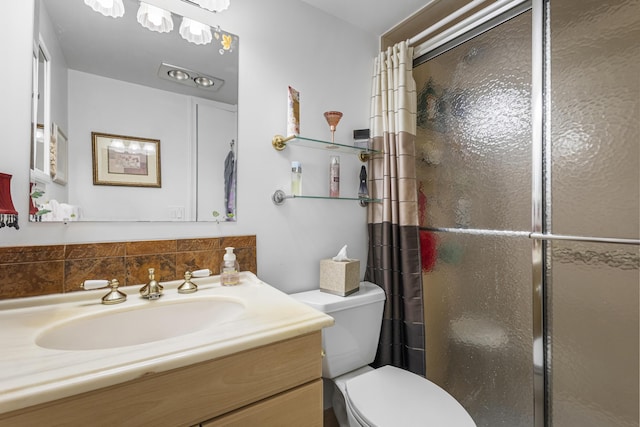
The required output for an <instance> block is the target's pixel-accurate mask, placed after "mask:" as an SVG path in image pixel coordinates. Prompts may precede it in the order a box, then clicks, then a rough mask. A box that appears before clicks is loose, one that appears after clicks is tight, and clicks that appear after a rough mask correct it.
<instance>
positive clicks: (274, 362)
mask: <svg viewBox="0 0 640 427" xmlns="http://www.w3.org/2000/svg"><path fill="white" fill-rule="evenodd" d="M320 353H321V335H320V331H318V332H314V333H312V334H309V335H304V336H301V337H297V338H292V339H290V340H286V341H281V342H278V343H274V344H270V345H266V346H264V347H259V348H255V349H251V350H247V351H243V352H240V353H236V354H232V355H230V356H226V357H222V358H220V359H214V360H209V361H206V362H202V363H198V364H195V365H191V366H187V367H184V368H179V369H174V370H171V371H167V372H161V373H155V374H147V375H145V376H144V377H142V378H139V379H136V380H133V381H129V382H126V383H122V384H118V385H115V386H112V387H106V388H103V389H100V390H95V391H92V392H88V393H83V394H79V395H77V396H71V397H68V398H64V399H60V400H57V401H53V402H49V403H45V404H41V405H36V406H33V407H29V408H25V409H21V410H18V411H14V412H10V413H5V414H0V426H3V427H4V426H37V425H46V426H48V427H49V426H70V425H91V426H119V427H120V426H141V425H153V426H171V427H175V426H190V425H194V424H198V423H200V422H201V421H203V420H209V419H212V418H214V417H217V416H220V415H222V414H226V413H227V412H229V411H232V410H234V409H238V408H240V407H243V406H246V405H249V404H251V403H254V402H257V401H259V400H262V399H265V398H267V397H270V396H273V395H275V394H278V393H281V392H283V391H286V390H289V389H291V388H294V387H297V386H299V385H302V384H305V383H308V382H311V381H314V380H316V379H318V378H320V376H321V373H322V358H321V356H320Z"/></svg>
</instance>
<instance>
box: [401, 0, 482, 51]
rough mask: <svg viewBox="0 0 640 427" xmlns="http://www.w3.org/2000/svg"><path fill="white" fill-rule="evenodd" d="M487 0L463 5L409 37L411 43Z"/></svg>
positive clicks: (478, 0) (477, 0)
mask: <svg viewBox="0 0 640 427" xmlns="http://www.w3.org/2000/svg"><path fill="white" fill-rule="evenodd" d="M485 1H487V0H474V1H472V2H471V3H468V4H467V5H466V6H463V7H461V8H460V9H458V10H456V11H455V12H453V13H452V14H451V15H449V16H447V17H446V18H443V19H441V20H440V21H438V22H436V23H435V24H433V25H432V26H430V27H429V28H427V29H426V30H424V31H422V32H420V33H419V34H416V35H415V36H413V37H411V38H410V39H409V45H410V46H413V45H414V44H415V43H416V42H418V41H420V40H421V39H423V38H425V37H426V36H428V35H429V34H431V33H433V32H434V31H436V30H438V29H440V28H442V27H443V26H445V25H447V24H448V23H449V22H451V21H453V20H454V19H456V18H458V17H459V16H461V15H462V14H464V13H466V12H468V11H469V10H471V9H473V8H474V7H476V6H478V5H480V4H482V3H484V2H485Z"/></svg>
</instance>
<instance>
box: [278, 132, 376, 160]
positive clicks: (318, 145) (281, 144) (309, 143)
mask: <svg viewBox="0 0 640 427" xmlns="http://www.w3.org/2000/svg"><path fill="white" fill-rule="evenodd" d="M288 144H293V145H297V146H300V147H306V148H314V149H319V150H329V151H331V152H338V153H349V154H357V155H358V156H359V157H360V160H362V161H363V162H364V161H366V160H368V157H369V156H370V155H371V154H377V153H380V151H378V150H372V149H370V148H366V147H356V146H353V145H345V144H337V143H335V142H329V141H323V140H320V139H313V138H305V137H302V136H299V135H292V136H288V137H284V136H282V135H276V136H274V137H273V139H272V140H271V145H273V148H275V149H276V150H278V151H281V150H284V149H285V148H286V147H287V145H288Z"/></svg>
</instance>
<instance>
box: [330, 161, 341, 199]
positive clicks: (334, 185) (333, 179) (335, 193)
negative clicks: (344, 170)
mask: <svg viewBox="0 0 640 427" xmlns="http://www.w3.org/2000/svg"><path fill="white" fill-rule="evenodd" d="M329 197H340V156H331V162H330V163H329Z"/></svg>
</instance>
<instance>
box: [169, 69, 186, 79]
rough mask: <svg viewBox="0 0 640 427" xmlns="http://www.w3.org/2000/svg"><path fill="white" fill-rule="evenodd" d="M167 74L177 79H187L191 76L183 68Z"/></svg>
mask: <svg viewBox="0 0 640 427" xmlns="http://www.w3.org/2000/svg"><path fill="white" fill-rule="evenodd" d="M167 74H169V76H170V77H173V78H174V79H176V80H187V79H189V78H190V76H189V74H187V73H185V72H184V71H182V70H171V71H169V72H168V73H167Z"/></svg>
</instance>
